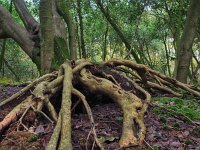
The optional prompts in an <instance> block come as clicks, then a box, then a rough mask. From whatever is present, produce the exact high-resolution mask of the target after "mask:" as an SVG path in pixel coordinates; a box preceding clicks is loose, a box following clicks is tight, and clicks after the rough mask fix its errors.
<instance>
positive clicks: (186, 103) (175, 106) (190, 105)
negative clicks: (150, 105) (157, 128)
mask: <svg viewBox="0 0 200 150" xmlns="http://www.w3.org/2000/svg"><path fill="white" fill-rule="evenodd" d="M154 102H156V103H157V104H159V105H161V106H166V107H167V108H169V109H172V110H175V111H177V112H180V113H183V114H184V115H186V116H187V117H189V118H190V119H192V120H200V115H199V114H200V107H199V104H198V101H195V99H187V100H186V99H181V98H178V97H157V98H154ZM153 112H154V113H156V114H161V113H162V114H165V115H168V116H171V115H172V113H173V112H167V111H166V110H162V109H160V108H154V109H153ZM161 120H163V119H161Z"/></svg>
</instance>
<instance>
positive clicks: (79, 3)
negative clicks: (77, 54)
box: [77, 0, 87, 58]
mask: <svg viewBox="0 0 200 150" xmlns="http://www.w3.org/2000/svg"><path fill="white" fill-rule="evenodd" d="M77 12H78V18H79V27H80V46H81V50H82V57H83V58H87V53H86V49H85V41H84V33H83V17H82V14H81V0H77Z"/></svg>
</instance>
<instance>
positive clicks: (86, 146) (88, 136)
mask: <svg viewBox="0 0 200 150" xmlns="http://www.w3.org/2000/svg"><path fill="white" fill-rule="evenodd" d="M91 132H92V128H91V130H90V132H89V133H88V135H87V139H86V144H85V148H86V150H88V140H89V138H90V135H91Z"/></svg>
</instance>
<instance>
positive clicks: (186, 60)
mask: <svg viewBox="0 0 200 150" xmlns="http://www.w3.org/2000/svg"><path fill="white" fill-rule="evenodd" d="M199 15H200V0H192V1H191V5H190V8H189V11H188V16H187V20H186V24H185V28H184V32H183V35H182V38H181V42H180V45H179V49H178V58H177V60H176V63H177V74H176V79H177V80H179V81H181V82H183V83H187V77H188V74H189V67H190V63H191V60H192V45H193V41H194V38H195V33H196V30H197V26H198V18H199Z"/></svg>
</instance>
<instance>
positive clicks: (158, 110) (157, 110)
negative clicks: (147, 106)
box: [153, 107, 162, 114]
mask: <svg viewBox="0 0 200 150" xmlns="http://www.w3.org/2000/svg"><path fill="white" fill-rule="evenodd" d="M153 112H154V113H156V114H160V113H161V112H162V110H161V109H160V108H156V107H155V108H153Z"/></svg>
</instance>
